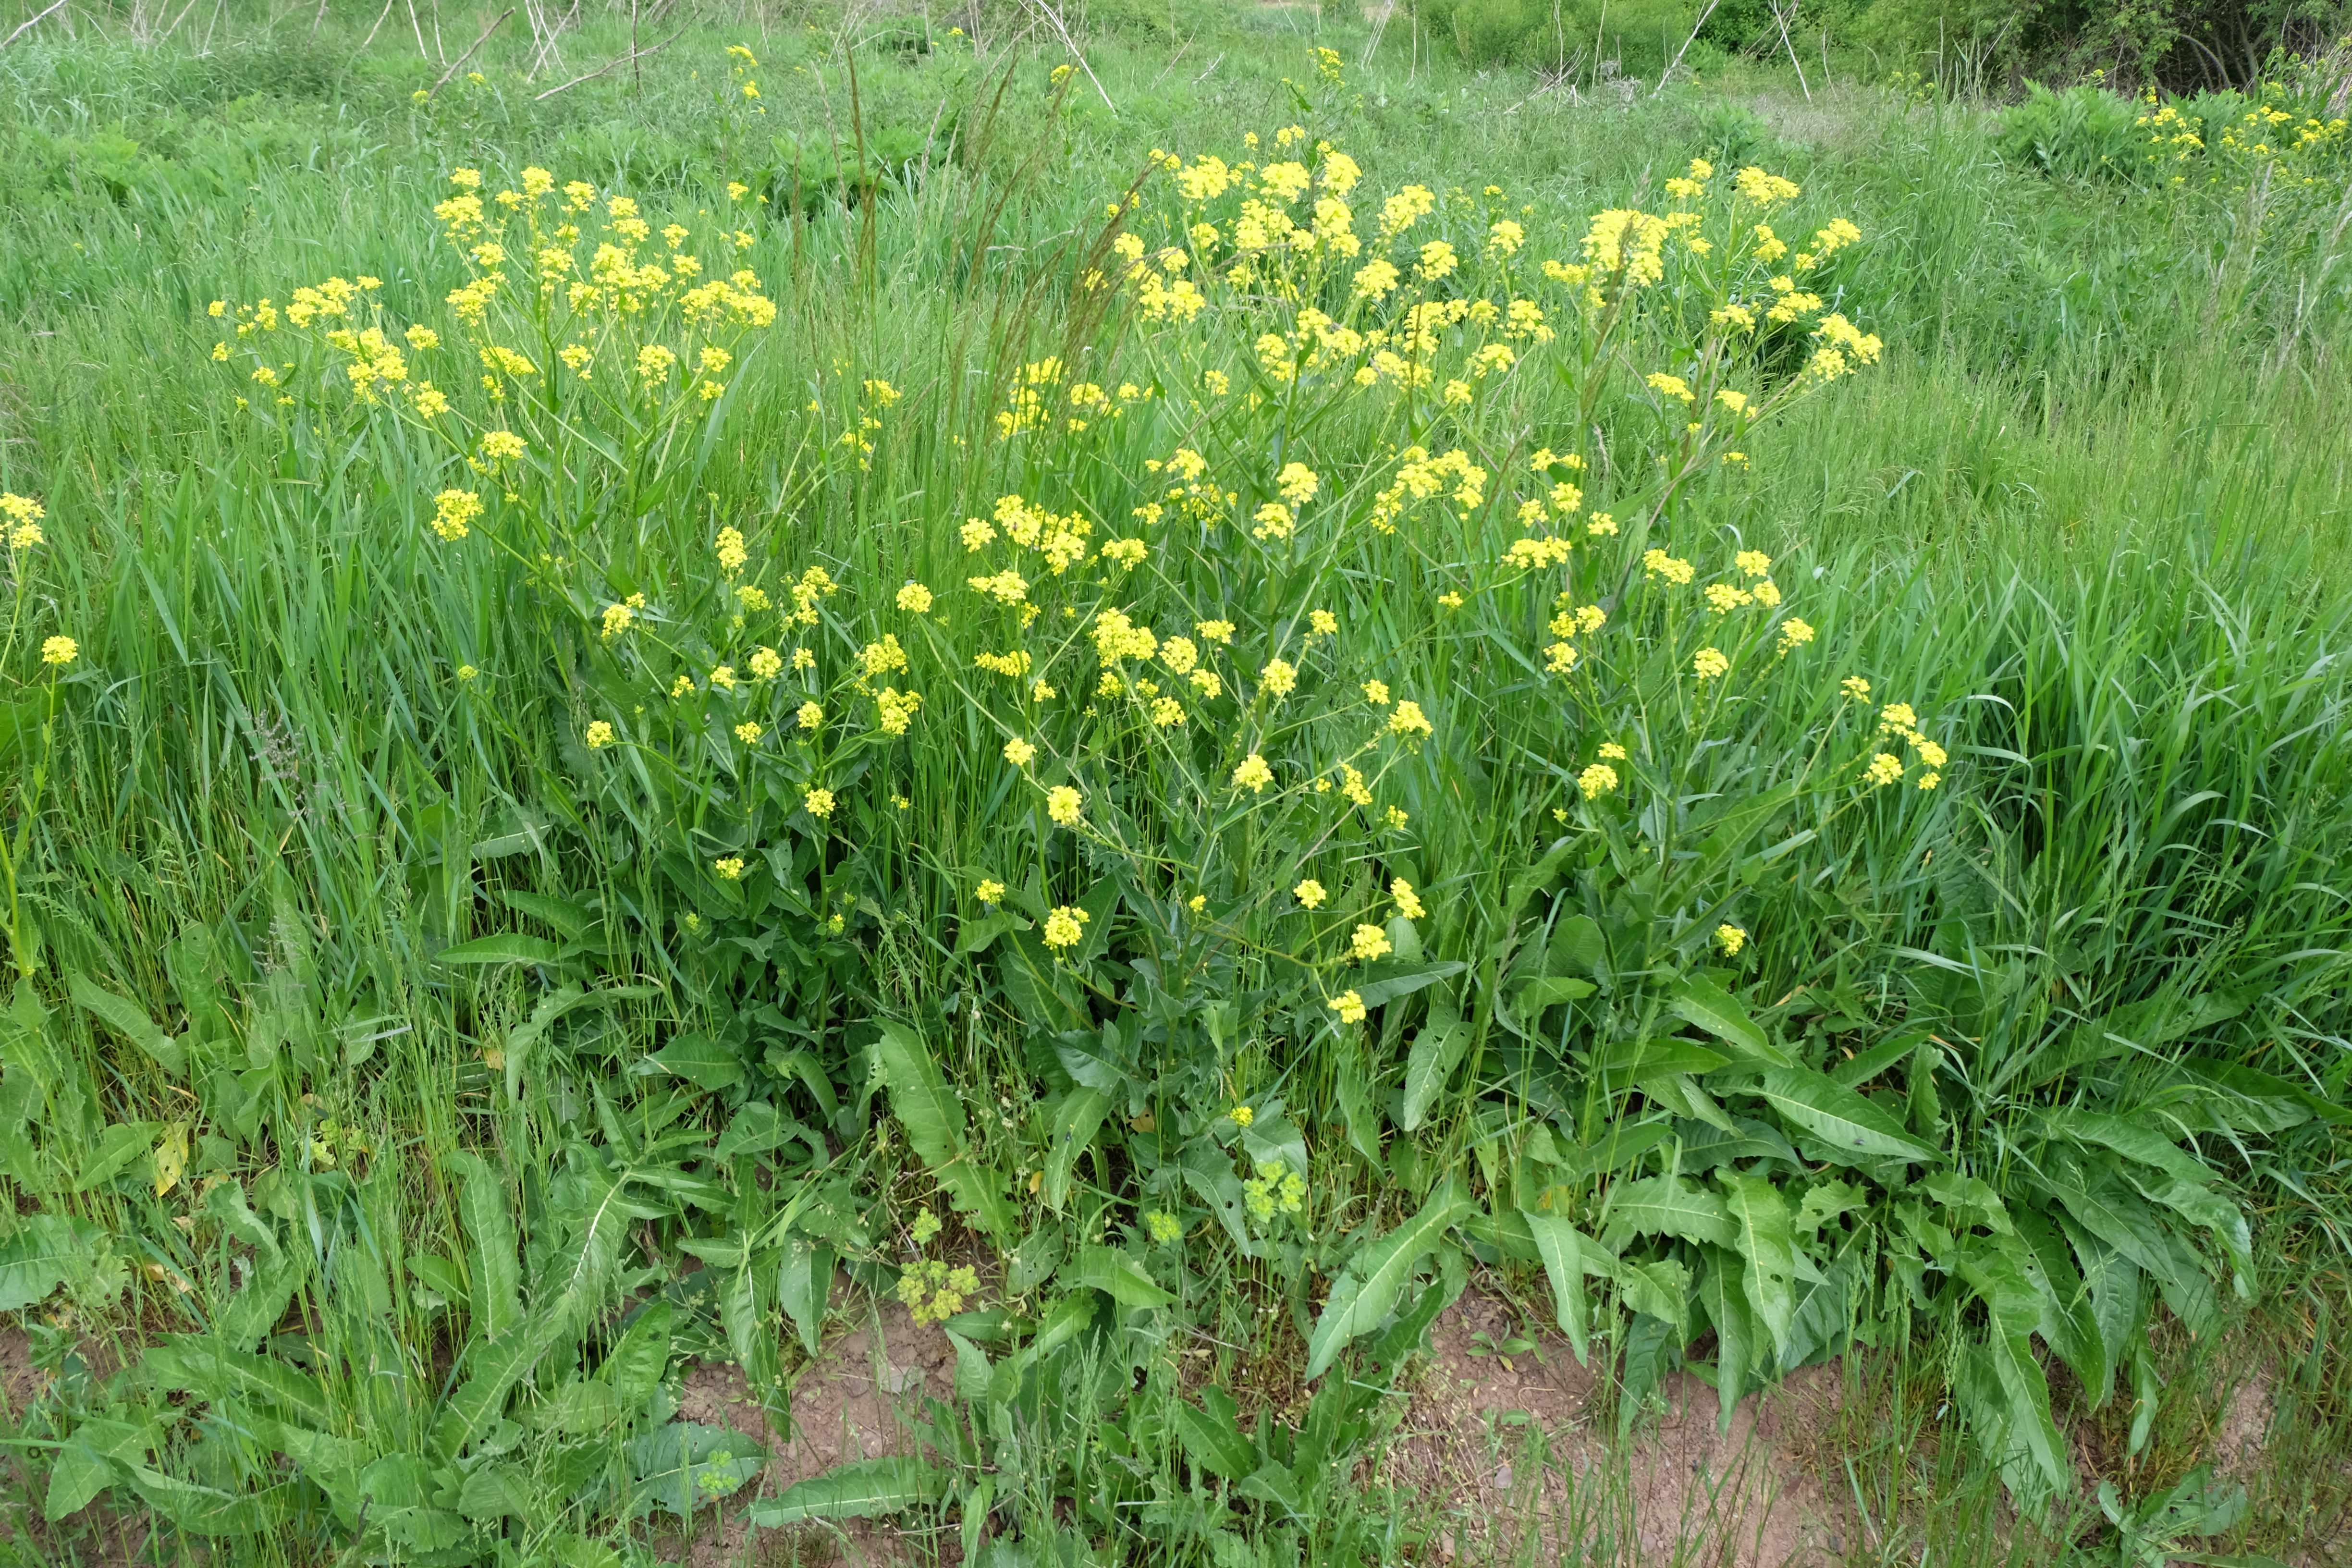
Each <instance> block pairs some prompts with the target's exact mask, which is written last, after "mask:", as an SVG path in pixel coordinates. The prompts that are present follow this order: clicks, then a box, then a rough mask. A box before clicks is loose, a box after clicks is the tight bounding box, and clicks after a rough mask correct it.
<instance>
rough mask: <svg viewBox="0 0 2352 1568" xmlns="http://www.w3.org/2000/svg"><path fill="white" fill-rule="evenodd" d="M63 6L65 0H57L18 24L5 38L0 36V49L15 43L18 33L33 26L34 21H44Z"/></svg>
mask: <svg viewBox="0 0 2352 1568" xmlns="http://www.w3.org/2000/svg"><path fill="white" fill-rule="evenodd" d="M65 8H66V0H57V4H56V5H51V6H50V7H49V8H48V9H47V11H44V12H42V13H41V14H40V15H39V16H36V17H34V18H33V19H32V20H31V21H29V22H24V23H20V24H18V26H17V28H16V32H14V33H11V34H9V35H8V36H7V37H5V38H0V49H5V48H6V47H8V46H9V45H11V44H13V43H15V42H16V39H17V37H18V36H19V35H21V34H23V33H24V32H25V31H26V29H27V28H29V27H31V26H34V25H35V24H36V23H38V22H42V21H45V20H47V18H48V17H50V16H54V15H55V14H56V13H58V12H59V11H62V10H64V9H65Z"/></svg>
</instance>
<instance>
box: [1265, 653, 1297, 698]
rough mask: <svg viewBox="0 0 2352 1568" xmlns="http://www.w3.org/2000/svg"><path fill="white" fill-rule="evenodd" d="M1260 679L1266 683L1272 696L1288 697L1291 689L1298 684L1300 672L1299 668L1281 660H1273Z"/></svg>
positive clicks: (1266, 687)
mask: <svg viewBox="0 0 2352 1568" xmlns="http://www.w3.org/2000/svg"><path fill="white" fill-rule="evenodd" d="M1259 679H1261V680H1262V681H1264V682H1265V689H1266V690H1267V691H1268V692H1269V693H1271V694H1272V695H1274V696H1276V697H1287V696H1288V695H1290V692H1291V689H1293V688H1294V687H1296V686H1297V684H1298V670H1297V667H1295V666H1293V665H1288V664H1286V663H1284V662H1283V661H1282V660H1281V659H1278V658H1277V659H1273V660H1270V661H1269V662H1268V663H1267V665H1266V667H1265V670H1264V672H1263V673H1262V674H1261V675H1260V676H1259Z"/></svg>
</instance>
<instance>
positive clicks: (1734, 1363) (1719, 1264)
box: [1698, 1247, 1756, 1432]
mask: <svg viewBox="0 0 2352 1568" xmlns="http://www.w3.org/2000/svg"><path fill="white" fill-rule="evenodd" d="M1747 1276H1748V1269H1747V1268H1743V1267H1742V1266H1741V1264H1740V1261H1739V1259H1738V1257H1736V1256H1735V1255H1733V1254H1732V1253H1729V1252H1727V1251H1725V1250H1724V1249H1723V1248H1722V1247H1708V1248H1707V1249H1706V1275H1705V1277H1704V1278H1702V1279H1700V1280H1699V1282H1698V1297H1699V1304H1700V1305H1701V1306H1702V1307H1704V1308H1706V1319H1707V1321H1708V1322H1710V1323H1713V1324H1714V1325H1715V1401H1716V1414H1717V1426H1718V1428H1719V1429H1720V1430H1722V1431H1725V1432H1728V1431H1730V1430H1731V1417H1732V1415H1733V1408H1734V1406H1736V1405H1738V1403H1739V1396H1740V1394H1742V1393H1743V1392H1744V1391H1745V1390H1746V1388H1747V1386H1748V1368H1749V1367H1751V1366H1753V1365H1754V1364H1755V1362H1756V1325H1755V1323H1754V1321H1752V1320H1751V1318H1750V1315H1749V1311H1748V1297H1749V1289H1748V1280H1747Z"/></svg>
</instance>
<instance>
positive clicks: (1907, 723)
mask: <svg viewBox="0 0 2352 1568" xmlns="http://www.w3.org/2000/svg"><path fill="white" fill-rule="evenodd" d="M1878 727H1879V728H1880V729H1881V730H1895V731H1906V730H1916V729H1917V728H1918V727H1919V715H1918V714H1916V713H1915V712H1913V711H1912V709H1911V704H1909V703H1908V702H1890V703H1888V704H1887V705H1886V706H1885V707H1884V708H1882V709H1880V710H1878Z"/></svg>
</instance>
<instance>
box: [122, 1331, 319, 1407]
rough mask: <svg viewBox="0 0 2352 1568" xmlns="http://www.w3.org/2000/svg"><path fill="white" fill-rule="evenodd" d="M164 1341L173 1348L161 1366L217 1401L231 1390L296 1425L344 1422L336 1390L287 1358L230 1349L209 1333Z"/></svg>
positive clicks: (180, 1381)
mask: <svg viewBox="0 0 2352 1568" xmlns="http://www.w3.org/2000/svg"><path fill="white" fill-rule="evenodd" d="M165 1343H166V1344H167V1345H168V1346H169V1348H170V1349H171V1350H172V1352H173V1356H172V1357H171V1358H168V1359H166V1360H164V1361H163V1362H162V1363H160V1364H159V1365H158V1367H157V1370H159V1371H162V1372H164V1373H168V1374H169V1375H168V1378H167V1381H168V1382H169V1383H171V1384H173V1385H176V1386H178V1387H181V1388H184V1389H186V1390H187V1391H188V1392H190V1393H191V1394H197V1395H199V1396H200V1397H202V1398H204V1399H205V1400H208V1401H210V1402H212V1403H215V1404H218V1403H219V1402H221V1401H222V1400H225V1399H228V1398H230V1397H231V1396H235V1397H236V1398H239V1399H243V1400H247V1401H251V1402H253V1403H255V1404H257V1405H260V1406H261V1407H262V1408H264V1409H266V1410H268V1411H270V1412H271V1413H272V1414H274V1415H276V1416H277V1417H278V1419H279V1420H281V1421H284V1422H287V1423H289V1425H292V1426H309V1427H314V1428H316V1429H318V1430H320V1431H332V1430H334V1429H335V1427H336V1426H340V1425H341V1420H340V1418H339V1417H340V1412H339V1411H338V1409H337V1406H336V1402H335V1398H334V1396H333V1395H332V1394H330V1393H329V1392H328V1391H327V1389H326V1388H325V1387H323V1386H322V1385H321V1384H320V1382H319V1380H318V1379H317V1378H315V1377H312V1376H311V1375H310V1374H309V1373H305V1372H302V1371H300V1370H299V1369H298V1368H296V1367H295V1366H293V1365H291V1364H290V1363H287V1362H282V1361H278V1360H275V1359H273V1358H271V1357H269V1356H264V1355H251V1354H248V1353H247V1352H243V1351H237V1350H231V1349H230V1348H228V1347H227V1346H226V1345H225V1344H223V1343H222V1342H220V1341H219V1340H217V1339H215V1338H213V1337H212V1336H210V1335H205V1334H175V1335H173V1336H172V1337H171V1338H170V1339H169V1340H167V1341H166V1342H165Z"/></svg>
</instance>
